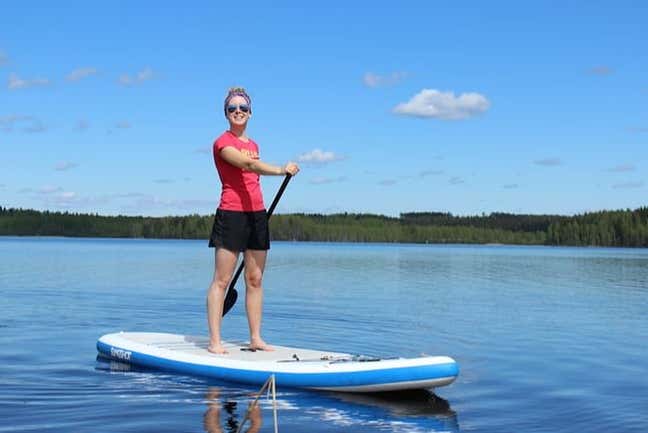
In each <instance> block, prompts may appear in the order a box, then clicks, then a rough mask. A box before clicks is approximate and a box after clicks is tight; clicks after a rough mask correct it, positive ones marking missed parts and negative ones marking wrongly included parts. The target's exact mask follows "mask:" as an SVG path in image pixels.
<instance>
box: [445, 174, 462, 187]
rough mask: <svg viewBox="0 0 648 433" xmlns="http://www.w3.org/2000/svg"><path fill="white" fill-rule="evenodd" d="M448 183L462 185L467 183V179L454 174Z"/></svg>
mask: <svg viewBox="0 0 648 433" xmlns="http://www.w3.org/2000/svg"><path fill="white" fill-rule="evenodd" d="M448 183H449V184H450V185H461V184H462V183H465V181H464V180H463V179H462V178H460V177H459V176H454V177H451V178H450V180H448Z"/></svg>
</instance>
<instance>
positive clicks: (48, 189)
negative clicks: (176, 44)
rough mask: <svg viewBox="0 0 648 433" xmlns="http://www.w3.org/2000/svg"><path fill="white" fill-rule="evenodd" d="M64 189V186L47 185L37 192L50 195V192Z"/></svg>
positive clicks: (53, 192)
mask: <svg viewBox="0 0 648 433" xmlns="http://www.w3.org/2000/svg"><path fill="white" fill-rule="evenodd" d="M62 190H63V188H61V187H60V186H52V185H45V186H43V187H41V188H40V189H39V190H38V191H37V192H38V193H39V194H46V195H48V194H55V193H57V192H61V191H62Z"/></svg>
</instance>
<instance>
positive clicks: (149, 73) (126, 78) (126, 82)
mask: <svg viewBox="0 0 648 433" xmlns="http://www.w3.org/2000/svg"><path fill="white" fill-rule="evenodd" d="M153 76H154V75H153V69H151V68H149V67H146V68H144V69H142V70H141V71H139V72H138V73H137V74H135V75H133V76H131V75H129V74H122V75H120V77H119V80H118V82H119V84H121V85H122V86H132V85H135V84H140V83H143V82H145V81H149V80H151V79H152V78H153Z"/></svg>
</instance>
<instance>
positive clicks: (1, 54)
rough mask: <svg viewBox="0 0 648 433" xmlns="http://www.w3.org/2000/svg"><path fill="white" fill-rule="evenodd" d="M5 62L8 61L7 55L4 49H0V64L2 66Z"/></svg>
mask: <svg viewBox="0 0 648 433" xmlns="http://www.w3.org/2000/svg"><path fill="white" fill-rule="evenodd" d="M7 63H9V57H7V55H6V54H5V53H4V51H0V66H4V65H6V64H7Z"/></svg>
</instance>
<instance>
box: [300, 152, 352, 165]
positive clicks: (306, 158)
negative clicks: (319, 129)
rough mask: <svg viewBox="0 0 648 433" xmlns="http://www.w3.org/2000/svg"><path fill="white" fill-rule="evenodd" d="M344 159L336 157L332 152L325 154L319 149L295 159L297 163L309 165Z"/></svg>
mask: <svg viewBox="0 0 648 433" xmlns="http://www.w3.org/2000/svg"><path fill="white" fill-rule="evenodd" d="M342 159H344V157H342V156H340V155H336V154H335V153H334V152H326V151H323V150H321V149H314V150H311V151H310V152H306V153H302V154H301V155H299V156H298V157H297V161H298V162H305V163H311V164H327V163H329V162H333V161H340V160H342Z"/></svg>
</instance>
